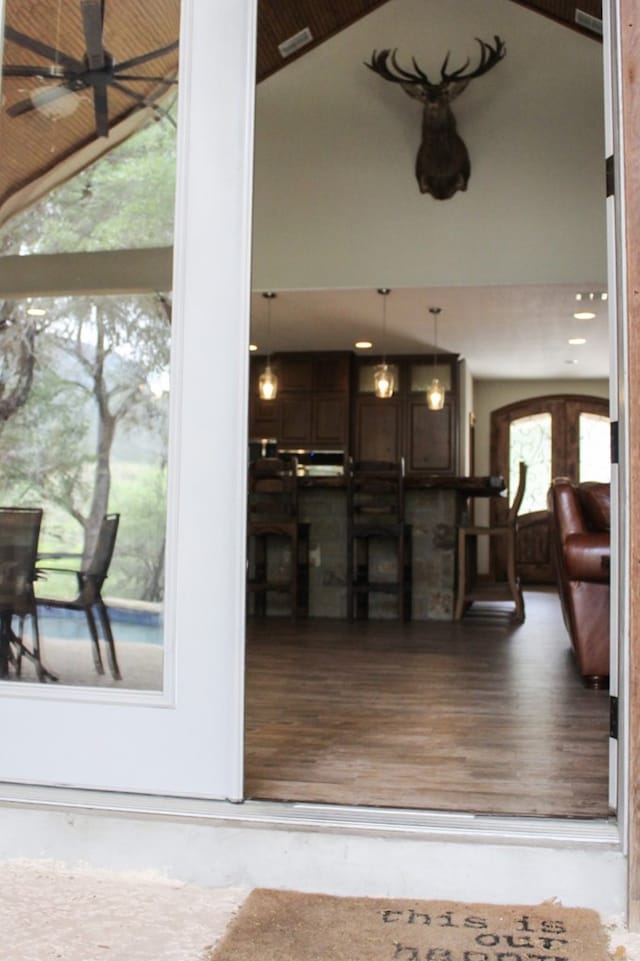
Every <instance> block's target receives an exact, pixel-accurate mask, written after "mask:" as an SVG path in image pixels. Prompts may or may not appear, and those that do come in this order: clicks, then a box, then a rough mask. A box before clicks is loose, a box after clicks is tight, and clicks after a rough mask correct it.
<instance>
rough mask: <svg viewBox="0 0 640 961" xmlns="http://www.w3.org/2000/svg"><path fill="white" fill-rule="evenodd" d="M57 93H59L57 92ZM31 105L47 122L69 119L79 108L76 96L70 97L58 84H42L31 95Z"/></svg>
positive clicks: (78, 100) (68, 91)
mask: <svg viewBox="0 0 640 961" xmlns="http://www.w3.org/2000/svg"><path fill="white" fill-rule="evenodd" d="M58 91H59V92H58ZM31 103H32V104H33V106H34V109H35V110H38V111H39V112H40V113H41V114H43V115H44V116H45V117H48V119H49V120H61V119H62V118H63V117H70V116H71V114H72V113H75V111H76V110H77V109H78V107H79V106H80V98H79V97H78V95H77V94H76V95H74V96H72V95H71V91H70V90H66V89H65V88H64V87H61V86H60V84H58V83H56V84H44V85H43V86H42V87H38V89H37V90H34V91H33V93H32V94H31Z"/></svg>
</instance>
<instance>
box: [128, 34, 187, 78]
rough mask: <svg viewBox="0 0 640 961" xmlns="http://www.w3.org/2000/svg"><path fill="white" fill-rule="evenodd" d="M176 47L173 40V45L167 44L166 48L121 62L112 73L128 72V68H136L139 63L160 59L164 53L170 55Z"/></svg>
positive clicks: (176, 43)
mask: <svg viewBox="0 0 640 961" xmlns="http://www.w3.org/2000/svg"><path fill="white" fill-rule="evenodd" d="M177 46H178V41H177V40H174V41H173V43H168V44H167V46H166V47H158V49H157V50H152V51H151V52H150V53H143V54H141V55H140V56H139V57H132V58H131V60H123V61H122V63H117V64H116V65H115V67H114V71H115V72H116V73H120V72H121V71H122V70H129V68H130V67H137V66H138V65H139V64H141V63H147V62H148V61H149V60H154V59H155V58H156V57H162V56H164V54H165V53H171V51H172V50H175V49H176V47H177Z"/></svg>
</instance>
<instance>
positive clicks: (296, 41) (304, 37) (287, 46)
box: [278, 27, 313, 57]
mask: <svg viewBox="0 0 640 961" xmlns="http://www.w3.org/2000/svg"><path fill="white" fill-rule="evenodd" d="M312 40H313V36H312V34H311V31H310V30H309V28H308V27H304V28H303V29H302V30H298V32H297V33H294V35H293V36H292V37H289V38H288V40H283V41H282V43H279V44H278V50H279V51H280V56H281V57H290V56H291V54H292V53H296V51H297V50H301V49H302V47H306V46H307V44H308V43H311V42H312Z"/></svg>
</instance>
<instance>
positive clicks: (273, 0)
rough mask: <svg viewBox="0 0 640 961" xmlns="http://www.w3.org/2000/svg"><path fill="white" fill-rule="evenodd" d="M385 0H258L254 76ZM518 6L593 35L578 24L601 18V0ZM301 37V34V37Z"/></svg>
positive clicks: (522, 0)
mask: <svg viewBox="0 0 640 961" xmlns="http://www.w3.org/2000/svg"><path fill="white" fill-rule="evenodd" d="M386 2H387V0H259V2H258V50H257V64H256V76H257V79H258V82H259V81H260V80H264V79H265V77H268V76H270V75H271V74H273V73H275V72H276V71H277V70H281V69H282V68H283V67H285V66H286V65H287V64H288V63H291V62H292V61H293V60H295V59H297V58H298V57H301V56H304V54H305V53H308V52H309V50H312V49H313V48H314V47H317V46H318V44H320V43H322V42H323V41H324V40H327V39H328V38H329V37H332V36H334V35H335V34H336V33H339V31H340V30H344V29H345V28H346V27H349V26H350V25H351V24H352V23H355V21H356V20H359V19H360V18H361V17H365V16H366V15H367V14H368V13H371V11H372V10H375V9H376V8H377V7H380V6H382V4H384V3H386ZM443 2H446V0H443ZM513 2H516V3H519V4H520V6H523V7H528V8H530V9H531V10H535V11H536V12H538V13H541V14H544V15H545V16H547V17H550V18H551V19H553V20H557V21H558V22H559V23H562V24H565V25H566V26H567V27H570V28H571V29H572V30H577V31H578V32H580V33H584V34H586V35H589V36H597V35H595V34H594V32H593V31H592V30H590V29H588V28H587V27H585V26H582V25H581V24H582V23H584V22H585V19H584V18H583V17H581V16H580V14H578V20H576V12H577V11H581V12H582V14H586V15H587V18H588V17H592V18H595V20H601V19H602V0H578V2H577V3H576V2H575V0H513ZM306 30H308V31H309V34H310V36H311V39H310V40H308V42H305V44H304V46H302V47H301V48H300V49H299V50H298V51H297V52H294V53H291V54H289V55H287V56H283V55H282V53H281V52H280V50H279V49H278V47H279V45H280V44H282V43H284V42H286V41H287V40H289V39H290V38H292V37H296V36H298V35H299V34H301V32H302V31H306ZM302 39H304V38H301V40H302Z"/></svg>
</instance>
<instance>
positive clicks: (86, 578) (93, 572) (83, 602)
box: [36, 514, 122, 681]
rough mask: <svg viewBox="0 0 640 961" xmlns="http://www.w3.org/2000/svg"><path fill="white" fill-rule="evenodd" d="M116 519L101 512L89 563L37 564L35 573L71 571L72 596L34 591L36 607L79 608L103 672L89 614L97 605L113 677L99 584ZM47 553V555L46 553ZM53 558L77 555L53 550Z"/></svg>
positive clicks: (108, 626)
mask: <svg viewBox="0 0 640 961" xmlns="http://www.w3.org/2000/svg"><path fill="white" fill-rule="evenodd" d="M119 523H120V515H119V514H105V516H104V517H103V519H102V523H101V525H100V531H99V533H98V540H97V543H96V549H95V551H94V553H93V557H92V559H91V562H90V564H89V565H88V566H87V567H86V568H85V569H84V570H75V569H68V568H59V567H40V566H39V567H38V572H39V573H50V574H53V573H56V574H61V573H62V574H71V575H73V576H74V577H75V578H76V586H77V590H78V593H77V595H76V596H75V597H71V598H68V599H64V600H62V599H60V598H58V597H44V596H42V595H41V594H40V593H38V594H37V595H36V604H37V606H38V607H53V608H60V609H63V610H68V611H83V612H84V615H85V617H86V619H87V624H88V626H89V633H90V634H91V640H92V642H93V643H92V651H93V661H94V664H95V667H96V671H97V673H98V674H104V664H103V663H102V655H101V654H100V642H99V639H98V630H97V627H96V621H95V617H94V614H93V611H94V608H95V609H97V611H98V615H99V617H100V623H101V624H102V630H103V633H104V639H105V641H106V644H107V656H108V658H109V667H110V669H111V674H112V675H113V677H114V679H115V680H116V681H120V680H122V675H121V673H120V668H119V666H118V658H117V656H116V645H115V640H114V637H113V631H112V630H111V621H110V619H109V611H108V610H107V607H106V605H105V603H104V601H103V599H102V585H103V584H104V582H105V580H106V578H107V574H108V572H109V565H110V564H111V558H112V556H113V549H114V547H115V543H116V536H117V533H118V524H119ZM49 556H51V555H49ZM54 556H55V557H56V558H57V559H63V558H71V557H78V555H77V554H56V555H54Z"/></svg>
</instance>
